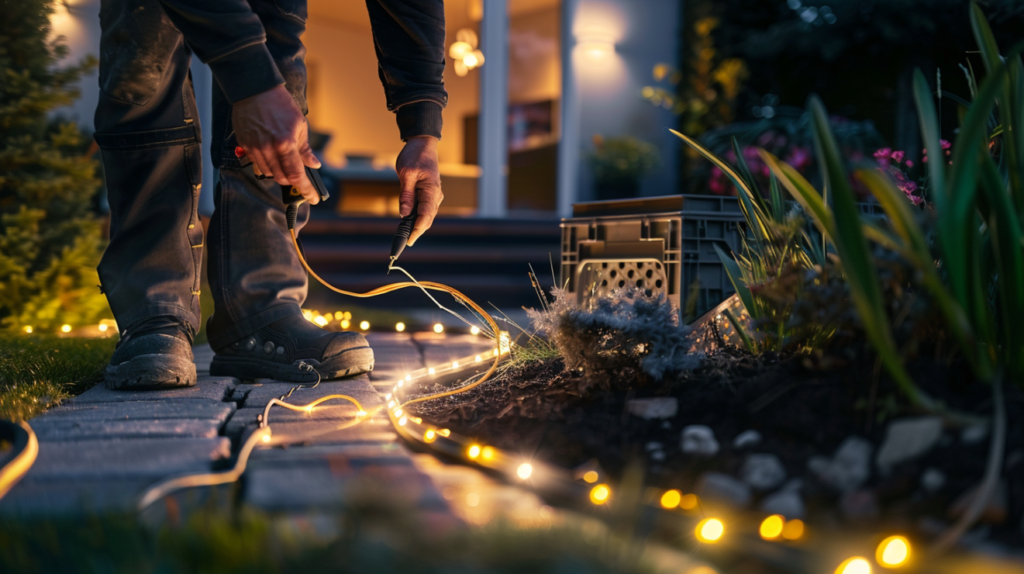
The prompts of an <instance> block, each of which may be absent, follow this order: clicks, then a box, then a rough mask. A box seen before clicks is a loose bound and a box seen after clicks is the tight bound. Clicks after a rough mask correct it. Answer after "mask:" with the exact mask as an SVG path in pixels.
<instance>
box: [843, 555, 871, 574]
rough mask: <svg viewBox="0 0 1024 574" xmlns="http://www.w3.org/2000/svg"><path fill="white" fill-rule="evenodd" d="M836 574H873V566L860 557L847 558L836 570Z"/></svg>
mask: <svg viewBox="0 0 1024 574" xmlns="http://www.w3.org/2000/svg"><path fill="white" fill-rule="evenodd" d="M836 574H871V564H870V563H868V561H867V560H865V559H863V558H861V557H860V556H854V557H853V558H847V559H846V560H844V561H843V563H842V564H840V565H839V567H838V568H836Z"/></svg>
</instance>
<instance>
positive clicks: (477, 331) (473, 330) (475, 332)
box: [469, 325, 480, 335]
mask: <svg viewBox="0 0 1024 574" xmlns="http://www.w3.org/2000/svg"><path fill="white" fill-rule="evenodd" d="M469 333H470V334H471V335H479V334H480V327H477V326H476V325H473V326H472V327H470V328H469Z"/></svg>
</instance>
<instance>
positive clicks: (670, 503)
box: [661, 490, 683, 510]
mask: <svg viewBox="0 0 1024 574" xmlns="http://www.w3.org/2000/svg"><path fill="white" fill-rule="evenodd" d="M682 498H683V494H682V493H681V492H679V491H678V490H667V491H665V494H662V495H661V507H662V508H666V509H670V510H671V509H673V508H675V507H677V506H679V501H680V500H682Z"/></svg>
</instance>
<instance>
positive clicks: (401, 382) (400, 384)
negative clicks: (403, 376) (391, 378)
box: [395, 381, 405, 392]
mask: <svg viewBox="0 0 1024 574" xmlns="http://www.w3.org/2000/svg"><path fill="white" fill-rule="evenodd" d="M404 384H405V382H404V381H398V384H397V385H395V391H396V392H397V391H398V389H400V388H402V385H404Z"/></svg>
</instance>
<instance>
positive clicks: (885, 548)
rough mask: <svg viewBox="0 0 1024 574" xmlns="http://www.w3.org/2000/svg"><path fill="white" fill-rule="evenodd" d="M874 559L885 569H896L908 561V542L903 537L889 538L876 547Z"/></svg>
mask: <svg viewBox="0 0 1024 574" xmlns="http://www.w3.org/2000/svg"><path fill="white" fill-rule="evenodd" d="M875 559H876V560H878V563H879V564H881V565H882V566H884V567H886V568H898V567H900V566H903V565H904V564H906V563H907V560H909V559H910V541H908V540H907V539H906V538H904V537H903V536H890V537H888V538H886V539H885V540H883V541H882V543H881V544H879V545H878V550H876V551H875Z"/></svg>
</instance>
